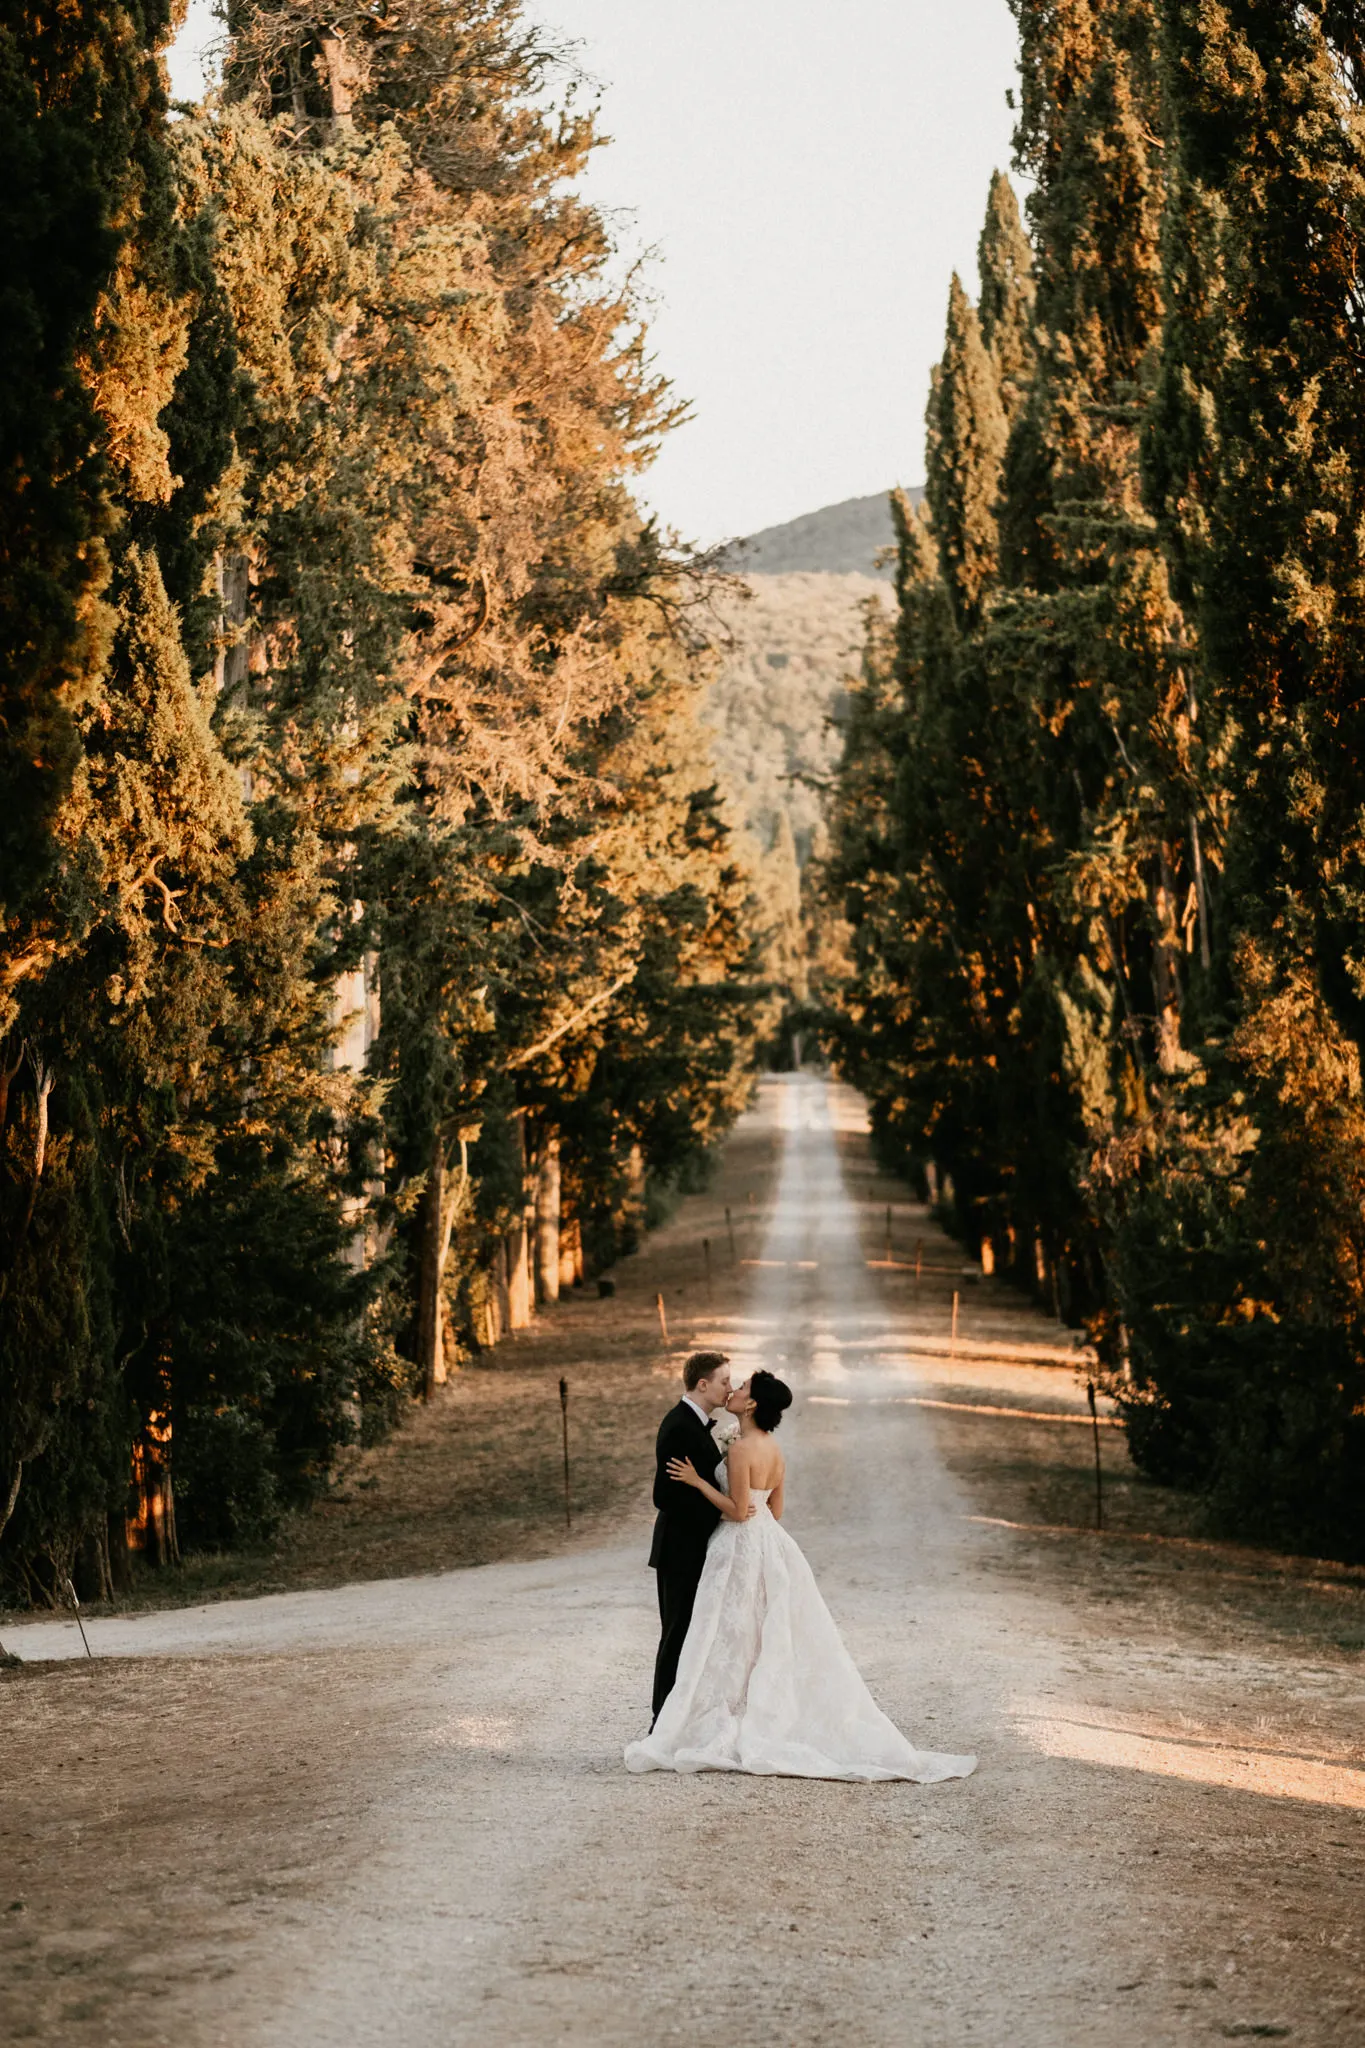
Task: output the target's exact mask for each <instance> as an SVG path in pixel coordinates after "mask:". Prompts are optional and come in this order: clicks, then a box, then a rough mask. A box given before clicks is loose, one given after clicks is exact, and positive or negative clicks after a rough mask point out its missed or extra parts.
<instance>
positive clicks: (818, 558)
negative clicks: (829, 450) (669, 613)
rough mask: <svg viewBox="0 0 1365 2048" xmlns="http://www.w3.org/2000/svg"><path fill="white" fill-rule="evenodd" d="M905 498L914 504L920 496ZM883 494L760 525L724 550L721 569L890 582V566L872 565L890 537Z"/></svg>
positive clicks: (888, 513) (917, 493)
mask: <svg viewBox="0 0 1365 2048" xmlns="http://www.w3.org/2000/svg"><path fill="white" fill-rule="evenodd" d="M906 495H907V496H908V497H909V498H910V500H911V502H912V503H915V504H917V503H918V502H919V500H920V499H921V498H922V497H923V496H924V492H923V491H922V490H920V489H915V490H912V491H909V492H907V494H906ZM888 496H889V493H888V492H886V491H876V492H874V493H873V495H872V496H871V497H870V498H845V500H844V502H843V504H842V505H824V506H822V507H821V509H820V510H819V511H818V512H803V513H802V515H801V517H800V518H799V519H789V520H788V521H787V523H786V525H785V526H765V527H764V529H763V531H762V532H761V533H751V534H750V535H749V536H748V537H747V539H745V540H739V541H736V542H735V543H734V545H733V546H732V547H729V548H727V549H726V550H725V553H724V555H723V557H722V566H723V567H724V568H726V569H730V570H733V571H735V572H736V573H737V574H739V575H741V576H794V575H810V574H815V575H822V574H823V575H826V576H851V575H858V576H876V577H878V578H879V579H880V580H881V581H883V582H886V583H889V582H890V581H891V580H892V578H891V566H890V564H889V563H887V564H884V565H883V566H882V567H878V564H877V555H878V552H879V550H880V549H882V548H886V547H890V545H891V543H892V541H893V540H894V538H895V536H894V534H893V532H892V528H891V508H890V506H889V505H888V503H887V498H888Z"/></svg>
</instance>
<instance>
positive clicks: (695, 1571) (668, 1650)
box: [651, 1550, 706, 1725]
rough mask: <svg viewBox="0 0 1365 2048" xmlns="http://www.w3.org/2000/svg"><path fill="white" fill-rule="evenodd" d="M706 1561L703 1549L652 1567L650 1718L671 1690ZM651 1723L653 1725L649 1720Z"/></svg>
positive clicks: (656, 1713)
mask: <svg viewBox="0 0 1365 2048" xmlns="http://www.w3.org/2000/svg"><path fill="white" fill-rule="evenodd" d="M705 1562H706V1552H705V1551H704V1550H703V1551H701V1552H700V1553H699V1555H698V1556H697V1558H696V1559H695V1561H694V1560H692V1559H690V1558H689V1559H687V1560H686V1561H685V1562H682V1563H676V1564H675V1563H669V1564H666V1565H662V1564H661V1565H658V1566H656V1567H655V1572H654V1576H655V1578H656V1579H657V1580H658V1582H659V1586H658V1593H659V1654H658V1656H657V1657H656V1658H655V1659H654V1719H655V1720H656V1721H657V1720H658V1718H659V1709H660V1707H661V1706H662V1705H663V1703H664V1701H665V1700H666V1699H667V1698H668V1695H669V1694H670V1693H671V1692H672V1690H673V1681H674V1679H675V1678H676V1677H677V1675H678V1659H679V1657H681V1655H682V1646H683V1642H684V1640H685V1638H686V1635H687V1631H688V1629H689V1628H690V1627H691V1625H692V1607H693V1603H694V1602H695V1600H696V1597H697V1587H698V1586H699V1585H700V1584H701V1570H702V1566H703V1565H704V1564H705ZM651 1725H653V1724H652V1723H651Z"/></svg>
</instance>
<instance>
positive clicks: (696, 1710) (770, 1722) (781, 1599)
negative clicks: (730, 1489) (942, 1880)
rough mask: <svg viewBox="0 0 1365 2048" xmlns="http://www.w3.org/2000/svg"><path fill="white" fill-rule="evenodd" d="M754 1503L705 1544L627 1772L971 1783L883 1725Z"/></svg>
mask: <svg viewBox="0 0 1365 2048" xmlns="http://www.w3.org/2000/svg"><path fill="white" fill-rule="evenodd" d="M716 1485H717V1486H719V1487H720V1488H722V1489H724V1487H725V1467H724V1465H722V1466H721V1468H720V1471H719V1472H718V1474H717V1476H716ZM752 1498H753V1499H754V1500H755V1501H756V1502H758V1503H759V1509H758V1513H757V1514H756V1515H755V1516H754V1517H753V1519H752V1520H751V1521H748V1522H731V1521H723V1522H721V1524H720V1526H719V1527H718V1528H717V1530H716V1532H715V1534H714V1535H713V1536H712V1538H711V1541H710V1544H709V1545H708V1547H707V1552H706V1563H705V1566H704V1567H703V1569H702V1575H701V1583H700V1585H699V1586H698V1588H697V1601H696V1605H695V1607H694V1608H693V1610H692V1624H691V1627H690V1628H689V1629H688V1631H687V1638H686V1641H685V1642H684V1643H683V1651H682V1657H681V1659H680V1660H679V1663H678V1677H677V1682H676V1683H675V1685H674V1687H673V1690H672V1692H671V1693H670V1694H669V1695H668V1698H667V1699H666V1700H665V1701H664V1703H663V1706H662V1707H661V1708H660V1709H659V1718H658V1720H657V1721H656V1722H655V1724H654V1727H653V1729H652V1731H651V1732H650V1734H648V1735H647V1736H646V1737H645V1738H644V1740H643V1741H642V1742H632V1743H631V1744H630V1746H629V1748H628V1749H627V1750H626V1769H627V1770H630V1771H753V1772H759V1773H765V1774H767V1775H770V1776H781V1777H788V1778H861V1779H872V1778H910V1779H913V1780H914V1781H915V1782H917V1783H918V1784H921V1785H927V1784H931V1783H936V1782H937V1781H938V1780H939V1779H942V1778H965V1777H966V1776H967V1775H968V1774H969V1772H971V1771H974V1770H975V1769H976V1758H975V1757H974V1756H938V1755H936V1754H935V1753H934V1752H933V1751H932V1750H924V1749H915V1748H913V1747H912V1746H911V1744H910V1743H908V1742H907V1741H906V1739H905V1737H904V1736H903V1735H902V1734H901V1732H900V1730H899V1728H897V1727H896V1726H895V1724H894V1723H893V1722H891V1721H889V1720H888V1719H887V1717H886V1715H885V1714H884V1713H883V1712H882V1710H881V1708H880V1707H879V1706H878V1705H877V1703H876V1701H875V1700H874V1699H873V1697H872V1695H871V1693H870V1692H869V1691H868V1689H867V1687H866V1686H865V1685H864V1684H863V1681H862V1678H861V1677H860V1676H859V1673H858V1668H857V1666H856V1665H855V1663H854V1662H853V1659H852V1658H851V1657H850V1656H849V1654H848V1651H847V1650H846V1649H845V1648H844V1644H843V1638H842V1637H841V1636H840V1634H839V1631H838V1629H837V1628H836V1627H835V1625H834V1618H833V1616H832V1615H831V1614H830V1611H829V1609H828V1608H827V1607H826V1605H825V1603H824V1601H823V1600H822V1599H821V1597H820V1590H819V1588H818V1586H817V1585H816V1583H815V1579H814V1577H813V1575H812V1573H811V1568H810V1566H809V1565H808V1564H807V1563H806V1560H805V1558H804V1557H803V1556H802V1554H801V1551H800V1550H799V1548H798V1547H797V1545H796V1544H795V1543H794V1542H793V1541H792V1539H791V1537H790V1536H789V1535H788V1534H787V1532H786V1530H785V1529H784V1528H783V1527H782V1524H781V1523H780V1522H779V1521H777V1520H776V1519H775V1518H774V1517H773V1515H772V1514H771V1513H770V1511H769V1508H768V1493H767V1492H765V1491H763V1490H761V1489H758V1488H755V1489H754V1490H753V1493H752Z"/></svg>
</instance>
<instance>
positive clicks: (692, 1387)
mask: <svg viewBox="0 0 1365 2048" xmlns="http://www.w3.org/2000/svg"><path fill="white" fill-rule="evenodd" d="M729 1363H730V1354H729V1352H728V1351H694V1352H693V1353H692V1356H691V1357H690V1358H689V1359H688V1361H687V1363H686V1364H685V1365H684V1367H683V1385H684V1386H685V1387H686V1389H687V1391H688V1393H689V1394H693V1393H695V1392H696V1390H697V1388H698V1387H699V1386H700V1385H701V1382H702V1381H703V1380H709V1379H710V1377H711V1375H712V1373H713V1372H719V1371H720V1369H721V1367H722V1366H723V1365H728V1364H729Z"/></svg>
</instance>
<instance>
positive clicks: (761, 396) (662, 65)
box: [172, 0, 1015, 543]
mask: <svg viewBox="0 0 1365 2048" xmlns="http://www.w3.org/2000/svg"><path fill="white" fill-rule="evenodd" d="M530 10H531V11H532V12H533V13H535V14H536V15H537V16H538V17H539V18H540V19H541V20H542V21H544V22H545V23H546V24H547V25H549V26H550V27H551V28H552V29H553V30H554V31H555V33H556V35H557V37H559V38H562V39H564V40H567V41H571V42H573V43H574V44H576V45H577V49H576V51H575V56H576V61H577V62H578V64H579V65H580V67H581V68H582V69H583V70H584V71H586V72H587V73H588V74H589V75H590V76H591V77H592V78H593V79H594V80H595V81H596V83H597V84H598V85H600V87H601V126H602V129H603V131H604V133H606V134H608V135H610V136H611V137H612V138H613V140H612V144H611V147H610V148H608V149H603V150H600V151H599V152H598V153H597V156H596V159H595V161H594V163H593V166H592V168H591V170H590V172H589V174H588V178H587V181H586V189H587V191H588V193H589V195H590V196H591V197H592V198H593V199H594V200H595V201H596V203H597V204H598V205H599V206H601V207H602V208H604V209H605V210H606V211H607V212H608V213H609V214H610V215H611V216H612V219H613V222H614V224H615V226H616V229H617V232H618V236H619V239H620V242H621V245H622V248H623V251H624V252H625V254H626V255H634V254H636V253H638V252H640V251H641V250H648V251H651V252H652V254H651V257H650V260H649V264H648V267H647V271H646V276H647V279H648V290H649V297H650V300H651V303H652V309H653V310H652V318H651V323H650V325H651V335H652V345H653V349H654V353H655V355H656V357H657V359H658V362H659V365H660V367H661V368H662V369H663V371H664V372H665V374H666V375H668V376H669V377H670V378H671V379H672V382H673V384H674V386H675V388H676V390H677V391H678V392H679V394H680V395H682V396H684V397H686V398H687V399H688V400H689V401H690V402H691V405H692V409H693V413H694V415H695V417H694V418H693V419H692V420H691V422H690V423H689V424H688V425H686V426H684V427H681V428H679V429H678V430H677V431H676V432H675V433H674V434H673V435H672V437H671V439H670V441H669V443H668V445H667V446H666V447H665V449H664V451H663V453H662V455H661V456H660V458H659V461H658V463H657V464H656V466H655V468H654V469H653V470H652V471H651V473H650V475H649V477H648V478H647V479H646V481H645V486H644V493H643V495H644V496H645V498H646V499H647V501H648V502H649V503H650V504H651V505H652V506H653V507H654V509H655V510H657V511H658V513H659V514H660V516H661V517H662V519H663V520H664V522H665V523H666V524H668V525H671V526H674V527H676V528H677V529H679V531H681V532H682V533H683V534H684V535H685V536H686V537H687V538H688V539H691V540H695V541H700V542H702V543H710V542H712V541H716V540H720V539H724V538H727V537H730V536H732V535H736V534H745V533H751V532H754V531H755V530H756V529H758V528H759V527H763V526H771V525H773V524H775V523H777V522H779V521H781V520H785V519H792V518H795V517H796V516H797V515H798V514H799V513H802V512H812V511H814V510H816V508H817V507H818V506H821V505H827V504H831V503H833V502H835V501H837V500H838V499H841V498H852V497H860V496H862V495H863V494H864V493H866V492H870V491H879V490H885V489H886V488H887V487H888V486H889V485H890V484H893V483H906V484H913V483H919V482H920V481H921V480H922V478H923V445H924V428H923V418H924V403H925V398H926V395H927V392H928V377H929V368H930V365H931V364H932V363H933V362H934V360H935V359H936V357H937V356H938V354H939V351H940V348H941V345H942V338H943V318H944V311H945V308H946V305H947V298H948V280H949V277H950V275H951V273H952V271H953V269H954V268H956V269H957V270H959V271H960V272H961V273H962V275H963V277H964V279H966V280H967V281H968V282H969V285H970V286H971V287H972V288H973V289H974V286H975V254H976V238H977V234H978V232H979V229H980V223H981V215H982V212H983V211H984V208H985V203H986V190H987V186H988V184H989V182H990V174H991V171H992V170H993V169H994V168H996V167H997V166H998V167H1000V168H1001V169H1007V168H1008V165H1009V148H1010V130H1011V126H1012V122H1013V116H1012V115H1011V114H1010V112H1009V109H1008V108H1007V107H1006V105H1005V93H1006V90H1007V88H1008V87H1009V86H1010V85H1011V84H1012V83H1013V80H1014V58H1015V29H1014V21H1013V17H1012V16H1011V14H1010V11H1009V8H1008V6H1007V4H1006V0H687V4H686V5H683V6H680V5H679V4H678V0H530ZM215 33H217V30H216V29H215V26H214V24H213V21H212V16H211V9H210V0H191V5H190V16H189V20H188V22H187V24H186V27H185V30H184V32H183V34H182V36H181V38H180V41H179V43H178V44H177V47H176V50H175V51H174V52H173V54H172V86H173V90H174V91H175V92H177V93H179V94H181V95H183V96H185V97H187V98H188V97H193V96H195V95H196V94H197V92H198V89H199V79H200V76H201V71H200V66H199V60H198V52H199V50H200V49H201V48H202V46H203V44H204V43H205V41H207V40H208V39H209V38H210V37H211V36H212V35H213V34H215Z"/></svg>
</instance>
